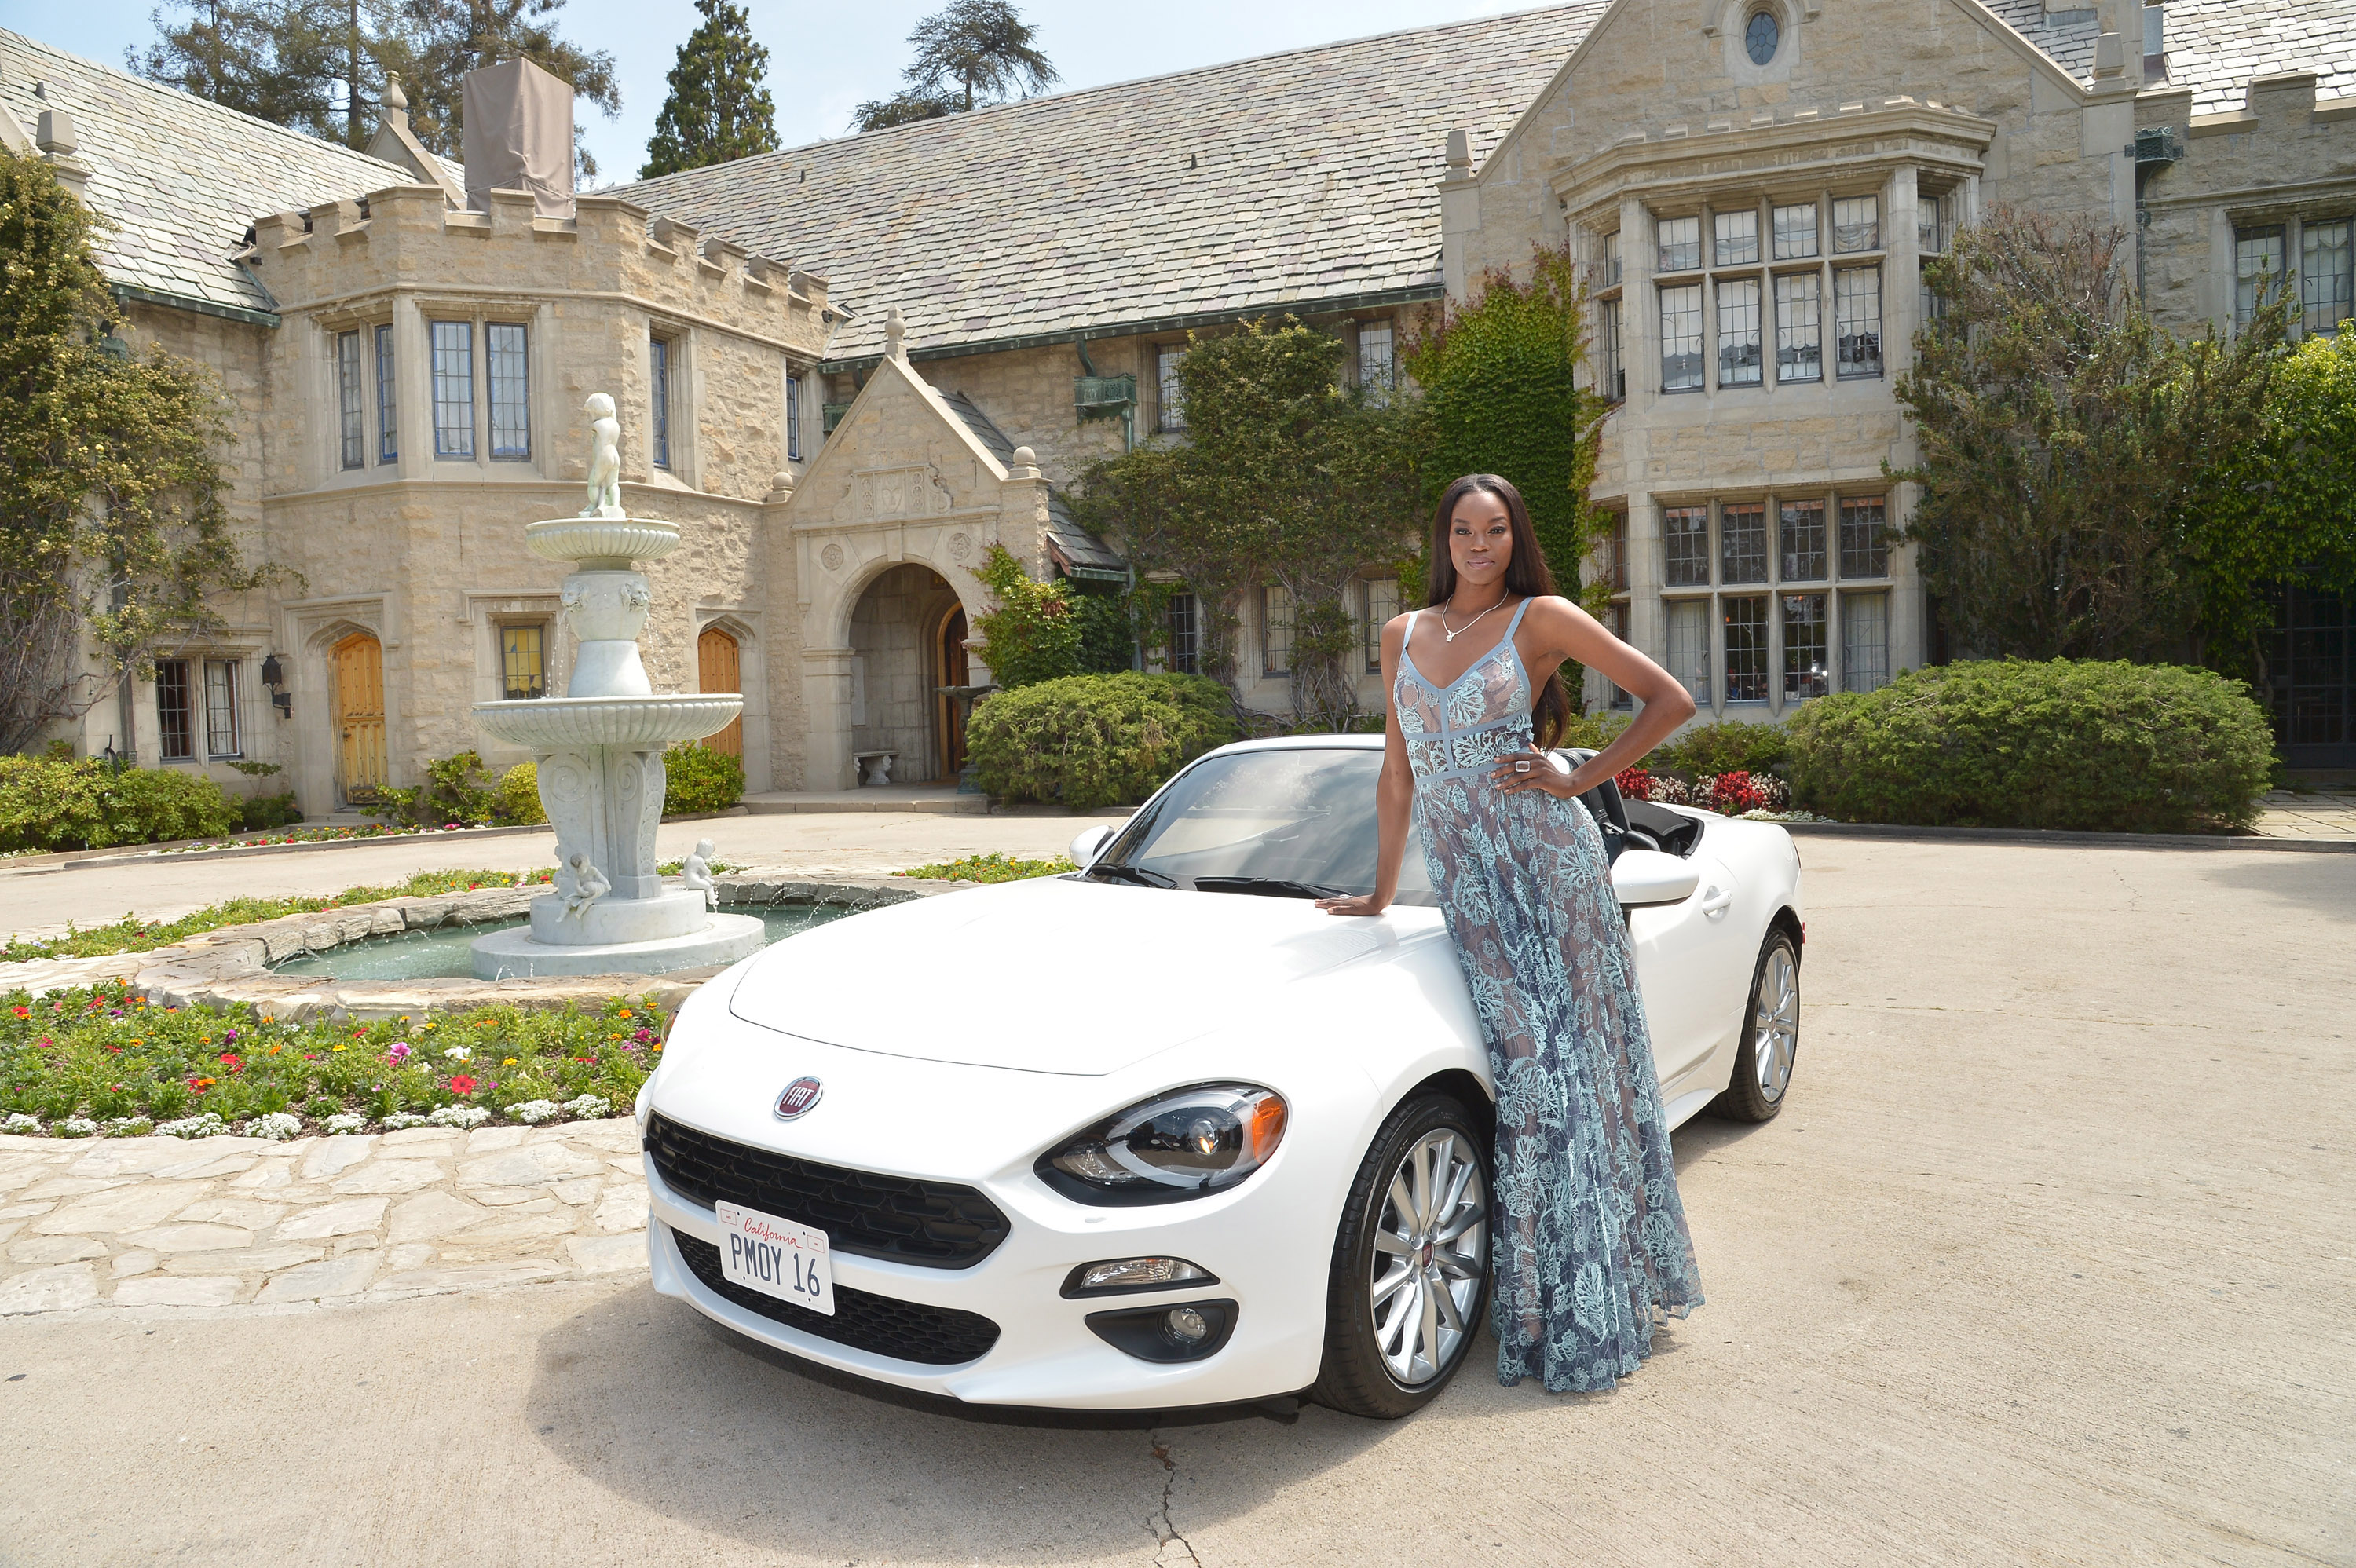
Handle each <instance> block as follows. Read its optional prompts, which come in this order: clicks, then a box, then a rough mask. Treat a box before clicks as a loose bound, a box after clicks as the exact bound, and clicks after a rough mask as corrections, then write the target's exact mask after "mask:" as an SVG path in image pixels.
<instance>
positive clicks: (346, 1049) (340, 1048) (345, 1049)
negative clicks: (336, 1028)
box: [336, 1045, 351, 1051]
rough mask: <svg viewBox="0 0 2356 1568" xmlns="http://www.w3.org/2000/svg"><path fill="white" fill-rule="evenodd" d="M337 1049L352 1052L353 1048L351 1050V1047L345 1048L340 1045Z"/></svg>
mask: <svg viewBox="0 0 2356 1568" xmlns="http://www.w3.org/2000/svg"><path fill="white" fill-rule="evenodd" d="M336 1049H337V1051H348V1050H350V1049H351V1048H350V1047H349V1046H343V1045H339V1046H337V1047H336Z"/></svg>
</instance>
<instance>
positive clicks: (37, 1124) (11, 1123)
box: [0, 1111, 41, 1137]
mask: <svg viewBox="0 0 2356 1568" xmlns="http://www.w3.org/2000/svg"><path fill="white" fill-rule="evenodd" d="M40 1130H41V1118H40V1117H38V1116H36V1115H32V1114H31V1113H30V1112H28V1111H11V1112H10V1113H8V1119H7V1120H6V1121H5V1122H0V1133H16V1134H20V1135H22V1136H26V1137H30V1136H33V1135H34V1134H35V1133H37V1132H39V1131H40Z"/></svg>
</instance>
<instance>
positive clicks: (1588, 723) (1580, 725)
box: [1555, 713, 1634, 752]
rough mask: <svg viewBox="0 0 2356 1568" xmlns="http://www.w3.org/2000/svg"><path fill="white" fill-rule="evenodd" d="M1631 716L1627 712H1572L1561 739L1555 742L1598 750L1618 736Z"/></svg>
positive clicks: (1565, 745) (1571, 746)
mask: <svg viewBox="0 0 2356 1568" xmlns="http://www.w3.org/2000/svg"><path fill="white" fill-rule="evenodd" d="M1633 717H1634V716H1633V715H1632V714H1627V713H1574V714H1572V715H1571V716H1570V722H1569V724H1567V725H1565V726H1564V727H1563V731H1562V739H1561V740H1559V741H1556V742H1555V744H1556V745H1558V746H1562V747H1566V748H1576V747H1584V748H1586V749H1587V750H1588V751H1590V752H1600V751H1601V750H1603V748H1604V747H1606V746H1608V745H1610V744H1611V743H1612V741H1616V740H1618V739H1619V738H1620V731H1622V730H1625V729H1626V728H1628V726H1629V724H1630V723H1631V722H1632V721H1633Z"/></svg>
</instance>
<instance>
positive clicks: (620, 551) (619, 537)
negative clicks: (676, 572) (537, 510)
mask: <svg viewBox="0 0 2356 1568" xmlns="http://www.w3.org/2000/svg"><path fill="white" fill-rule="evenodd" d="M523 542H524V548H525V549H529V550H530V551H531V553H532V554H534V555H536V556H539V557H540V558H541V560H577V561H580V562H582V563H583V564H584V565H596V564H602V563H607V562H610V563H611V568H610V570H613V571H628V570H629V567H630V562H632V561H634V560H661V559H662V558H663V557H664V556H667V555H669V553H670V552H671V551H673V550H675V549H678V548H679V529H678V528H677V527H676V526H675V525H673V524H670V523H666V522H663V521H661V520H660V519H659V518H655V517H552V518H550V519H549V520H548V521H546V522H541V523H526V524H525V525H524V529H523Z"/></svg>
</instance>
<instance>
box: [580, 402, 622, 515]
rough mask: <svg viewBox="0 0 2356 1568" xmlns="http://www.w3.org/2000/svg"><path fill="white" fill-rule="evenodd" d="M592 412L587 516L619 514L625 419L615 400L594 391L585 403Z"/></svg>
mask: <svg viewBox="0 0 2356 1568" xmlns="http://www.w3.org/2000/svg"><path fill="white" fill-rule="evenodd" d="M583 411H584V412H585V413H586V414H588V416H589V504H588V505H587V506H585V507H582V508H581V515H582V516H583V517H623V516H626V514H625V513H624V512H623V510H622V421H619V420H617V419H616V418H615V417H614V400H613V397H612V395H611V394H609V393H605V392H592V393H590V394H589V400H588V402H587V403H585V404H584V405H583Z"/></svg>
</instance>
